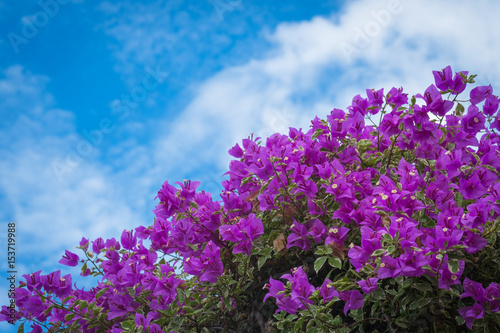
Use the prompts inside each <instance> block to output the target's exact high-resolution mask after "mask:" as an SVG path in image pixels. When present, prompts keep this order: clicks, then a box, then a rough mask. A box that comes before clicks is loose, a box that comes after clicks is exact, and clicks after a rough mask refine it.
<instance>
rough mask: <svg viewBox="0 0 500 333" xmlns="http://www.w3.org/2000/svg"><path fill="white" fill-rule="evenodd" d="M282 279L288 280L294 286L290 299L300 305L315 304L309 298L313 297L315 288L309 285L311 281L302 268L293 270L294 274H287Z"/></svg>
mask: <svg viewBox="0 0 500 333" xmlns="http://www.w3.org/2000/svg"><path fill="white" fill-rule="evenodd" d="M281 278H282V279H287V280H288V281H290V283H291V284H292V293H291V295H290V297H291V298H292V299H293V300H296V301H298V302H299V303H300V304H305V303H310V304H312V303H313V302H312V301H311V300H309V297H310V296H311V295H312V293H313V292H314V290H315V288H314V287H313V286H312V285H311V284H310V283H309V279H308V278H307V275H306V273H305V272H304V270H303V269H302V267H299V268H296V269H294V270H292V274H285V275H283V276H282V277H281Z"/></svg>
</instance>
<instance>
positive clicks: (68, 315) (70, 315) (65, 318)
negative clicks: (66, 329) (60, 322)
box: [64, 313, 75, 321]
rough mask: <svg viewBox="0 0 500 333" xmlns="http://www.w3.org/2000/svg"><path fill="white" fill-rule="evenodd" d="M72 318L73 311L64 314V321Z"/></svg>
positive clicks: (73, 316)
mask: <svg viewBox="0 0 500 333" xmlns="http://www.w3.org/2000/svg"><path fill="white" fill-rule="evenodd" d="M73 318H75V314H74V313H68V314H67V315H65V316H64V321H70V320H71V319H73Z"/></svg>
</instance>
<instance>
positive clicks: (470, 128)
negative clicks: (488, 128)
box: [462, 105, 486, 134]
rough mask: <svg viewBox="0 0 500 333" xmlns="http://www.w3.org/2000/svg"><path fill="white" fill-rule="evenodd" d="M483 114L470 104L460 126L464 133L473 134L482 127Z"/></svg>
mask: <svg viewBox="0 0 500 333" xmlns="http://www.w3.org/2000/svg"><path fill="white" fill-rule="evenodd" d="M485 119H486V118H485V116H484V115H483V114H482V113H481V112H480V111H479V108H478V107H477V106H475V105H470V106H469V108H468V112H467V114H466V115H465V116H463V117H462V127H463V129H464V131H465V132H466V133H471V134H475V133H477V132H479V131H480V130H482V129H484V128H485V127H484V121H485Z"/></svg>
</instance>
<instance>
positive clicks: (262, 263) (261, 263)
mask: <svg viewBox="0 0 500 333" xmlns="http://www.w3.org/2000/svg"><path fill="white" fill-rule="evenodd" d="M267 259H269V256H263V257H260V258H259V260H258V261H257V266H258V269H259V270H260V269H261V268H262V266H264V264H265V263H266V261H267Z"/></svg>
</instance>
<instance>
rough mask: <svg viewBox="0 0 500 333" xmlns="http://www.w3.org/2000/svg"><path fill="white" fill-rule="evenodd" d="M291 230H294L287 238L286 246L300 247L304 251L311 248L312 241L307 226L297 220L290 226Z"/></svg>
mask: <svg viewBox="0 0 500 333" xmlns="http://www.w3.org/2000/svg"><path fill="white" fill-rule="evenodd" d="M290 231H291V232H292V233H291V234H290V235H288V237H287V239H286V242H287V244H286V248H287V249H289V248H291V247H293V246H298V247H300V248H301V249H302V250H303V251H307V250H309V249H310V248H311V244H312V241H311V240H310V239H309V238H308V235H309V231H308V230H307V228H306V227H305V226H304V225H303V224H300V223H299V222H297V221H295V219H294V222H293V223H292V225H291V226H290Z"/></svg>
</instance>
